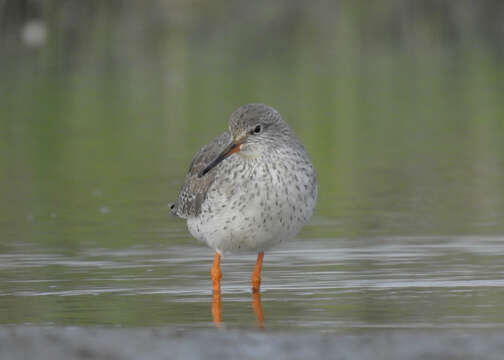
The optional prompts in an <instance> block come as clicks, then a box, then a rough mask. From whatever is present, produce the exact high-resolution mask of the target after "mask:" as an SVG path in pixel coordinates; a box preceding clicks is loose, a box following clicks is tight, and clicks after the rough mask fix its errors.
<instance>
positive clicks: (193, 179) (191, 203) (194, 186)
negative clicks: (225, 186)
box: [171, 131, 231, 219]
mask: <svg viewBox="0 0 504 360" xmlns="http://www.w3.org/2000/svg"><path fill="white" fill-rule="evenodd" d="M230 142H231V135H230V134H229V132H228V131H226V132H224V133H222V134H221V135H219V136H217V137H216V138H214V139H213V140H212V141H211V142H209V143H208V144H207V145H205V146H203V147H202V148H201V149H200V150H199V151H198V152H197V153H196V154H195V155H194V157H193V159H192V161H191V164H190V165H189V171H188V172H187V175H186V177H185V180H184V184H183V185H182V187H181V189H180V191H179V194H178V196H177V200H176V201H175V203H174V204H173V205H172V208H171V213H172V214H173V215H176V216H178V217H181V218H184V219H187V218H189V217H194V216H198V215H199V214H200V212H201V204H202V203H203V201H204V200H205V197H206V194H207V191H208V188H209V187H210V186H211V185H212V183H213V181H214V180H215V172H209V173H208V174H206V175H205V176H203V177H199V176H198V174H199V173H200V172H201V171H202V170H203V169H205V168H206V167H207V166H208V164H210V163H211V162H212V161H213V160H214V159H215V158H216V157H217V155H219V153H220V152H221V151H222V150H223V149H224V148H225V147H226V145H228V144H229V143H230Z"/></svg>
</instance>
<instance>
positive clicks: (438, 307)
mask: <svg viewBox="0 0 504 360" xmlns="http://www.w3.org/2000/svg"><path fill="white" fill-rule="evenodd" d="M503 255H504V241H503V239H502V238H499V237H470V236H466V237H449V236H444V237H388V238H385V237H384V238H379V237H376V238H359V239H344V238H339V239H338V238H334V239H324V238H304V237H302V238H299V239H297V240H295V241H293V242H291V243H289V244H288V245H286V246H283V247H281V248H278V249H276V250H273V251H271V252H269V253H267V254H266V257H265V263H264V271H263V283H262V292H261V302H262V309H263V313H264V317H265V320H264V327H265V328H266V329H278V330H301V329H313V330H319V331H326V332H337V331H347V330H361V329H376V328H386V329H404V328H410V329H418V328H428V329H430V328H434V329H445V328H449V329H488V328H491V329H494V328H499V329H501V328H504V308H503V305H502V299H503V298H504V280H503V277H502V275H503V274H504V261H503V260H502V259H503ZM254 261H255V257H254V256H227V257H225V258H224V260H223V264H222V271H223V274H224V277H223V280H222V304H221V305H222V321H223V324H222V325H223V326H225V327H231V328H236V327H237V328H255V327H256V326H257V319H256V317H255V314H254V311H253V309H252V306H251V299H252V295H251V290H250V282H249V278H250V274H251V271H252V268H253V265H254ZM211 262H212V253H211V251H210V250H209V249H207V248H206V247H204V246H201V245H199V244H196V243H195V241H194V240H190V239H188V240H187V244H185V245H177V246H163V245H155V246H133V247H129V248H124V249H118V250H110V249H102V248H96V247H89V248H84V249H81V250H79V251H77V252H76V253H75V254H72V255H68V254H65V253H62V252H59V253H58V252H49V251H47V250H42V249H37V248H34V247H32V246H30V245H28V244H24V245H23V244H19V245H18V246H16V247H13V248H12V249H11V251H9V252H8V253H3V254H1V255H0V264H1V265H0V266H1V275H0V280H1V284H2V285H1V287H0V320H1V323H2V324H31V323H35V324H51V325H52V324H57V325H61V324H72V325H107V326H176V327H181V328H207V327H213V326H214V325H213V323H212V316H211V303H212V296H211V282H210V276H209V270H210V266H211Z"/></svg>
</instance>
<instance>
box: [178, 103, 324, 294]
mask: <svg viewBox="0 0 504 360" xmlns="http://www.w3.org/2000/svg"><path fill="white" fill-rule="evenodd" d="M317 194H318V183H317V177H316V174H315V170H314V167H313V164H312V161H311V159H310V157H309V155H308V153H307V151H306V149H305V147H304V146H303V144H302V143H301V141H300V140H299V138H298V137H297V136H296V135H295V133H294V131H293V130H292V129H291V128H290V127H289V125H288V124H287V123H286V122H285V121H284V119H283V118H282V116H281V115H280V113H279V112H278V111H277V110H275V109H274V108H272V107H270V106H268V105H265V104H246V105H243V106H241V107H239V108H238V109H237V110H235V111H234V112H233V113H231V115H230V117H229V123H228V129H227V130H226V131H225V132H223V133H222V134H220V135H219V136H217V137H215V138H214V139H213V140H212V141H210V142H209V143H208V144H207V145H205V146H203V147H202V148H201V149H200V150H199V151H198V152H197V153H196V154H195V155H194V157H193V159H192V161H191V163H190V165H189V171H188V172H187V174H186V176H185V180H184V182H183V184H182V186H181V188H180V191H179V193H178V196H177V198H176V201H175V202H174V203H172V204H171V206H170V212H171V214H172V215H175V216H178V217H180V218H182V219H185V220H186V221H187V227H188V229H189V232H190V233H191V235H192V236H193V237H195V238H196V239H197V240H200V241H202V242H205V243H206V244H207V245H208V246H209V247H210V248H212V249H214V250H215V257H214V262H213V266H212V270H211V276H212V285H213V290H214V293H215V292H218V293H219V294H220V281H221V278H222V272H221V270H220V262H221V256H223V255H224V254H228V253H231V254H232V253H250V252H253V253H257V261H256V265H255V268H254V271H253V273H252V277H251V283H252V291H253V293H258V292H259V291H260V285H261V271H262V264H263V258H264V252H265V251H266V250H269V249H270V248H271V247H273V246H274V245H277V244H279V243H281V242H284V241H287V240H289V239H292V238H294V237H295V236H296V235H297V234H298V233H299V231H300V230H301V228H302V227H303V226H304V225H305V224H306V222H307V221H308V220H309V219H310V217H311V216H312V214H313V211H314V209H315V205H316V202H317Z"/></svg>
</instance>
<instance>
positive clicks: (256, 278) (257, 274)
mask: <svg viewBox="0 0 504 360" xmlns="http://www.w3.org/2000/svg"><path fill="white" fill-rule="evenodd" d="M263 258H264V253H263V252H260V253H259V254H257V262H256V265H255V268H254V272H253V273H252V292H254V293H258V292H259V287H260V286H261V269H262V263H263Z"/></svg>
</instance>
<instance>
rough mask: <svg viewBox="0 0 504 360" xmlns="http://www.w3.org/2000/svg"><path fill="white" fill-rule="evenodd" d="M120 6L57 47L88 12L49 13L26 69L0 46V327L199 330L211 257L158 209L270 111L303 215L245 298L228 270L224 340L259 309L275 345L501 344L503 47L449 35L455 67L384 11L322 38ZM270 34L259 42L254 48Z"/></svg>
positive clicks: (321, 30) (253, 22) (208, 320)
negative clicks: (324, 338) (368, 339)
mask: <svg viewBox="0 0 504 360" xmlns="http://www.w3.org/2000/svg"><path fill="white" fill-rule="evenodd" d="M75 3H76V4H77V3H78V2H75ZM130 3H131V4H130V5H127V4H122V5H121V11H113V10H112V9H113V7H111V8H109V7H103V8H102V7H100V9H101V10H98V9H96V11H97V17H96V19H95V20H96V21H89V22H88V21H82V22H80V21H78V22H75V23H72V26H75V33H74V32H73V31H70V32H69V34H68V36H66V35H65V31H62V30H61V29H67V25H65V24H66V22H67V19H72V16H70V15H69V14H71V13H72V11H75V12H74V14H75V16H76V19H77V18H79V19H80V18H81V16H82V15H83V14H85V13H89V14H92V13H93V11H91V10H90V9H87V8H86V9H87V10H82V9H81V8H80V7H78V6H75V7H73V6H70V7H67V6H65V7H54V6H49V5H48V10H47V14H48V15H47V21H49V22H50V23H48V31H49V32H50V34H48V39H50V41H49V42H48V43H47V46H45V47H42V48H40V49H31V48H27V47H26V46H24V45H23V44H21V43H19V41H18V40H16V39H18V37H19V36H17V35H8V38H9V41H8V42H6V43H5V44H6V45H9V44H10V47H9V48H8V52H7V53H6V56H0V65H2V66H0V75H1V76H0V78H2V81H0V95H1V96H0V325H5V324H11V325H12V324H13V325H20V324H35V325H37V326H39V325H70V326H74V325H75V326H84V325H98V326H124V327H129V326H133V327H139V326H147V327H149V326H162V327H164V326H166V327H170V328H171V327H176V328H189V329H191V330H192V329H195V328H213V327H214V323H213V319H214V317H213V315H215V314H212V305H215V304H214V303H213V301H214V299H213V297H212V294H211V283H210V267H211V264H212V260H213V254H212V251H211V250H210V249H208V248H206V247H205V246H204V245H202V244H199V243H197V242H196V241H195V240H194V239H192V238H191V237H190V236H189V233H188V232H187V230H186V228H185V224H184V222H183V221H181V220H179V219H175V218H172V217H170V216H169V215H168V212H169V207H168V204H169V202H170V201H172V200H173V199H174V198H175V197H176V194H177V191H178V189H179V187H180V185H181V184H182V183H183V180H184V176H185V173H186V171H187V168H188V165H189V163H190V161H191V157H192V155H193V154H194V153H195V152H196V151H197V150H198V149H199V148H200V147H201V146H202V145H204V144H206V143H208V142H209V141H210V140H211V139H212V138H213V137H215V136H217V135H218V134H220V133H221V132H223V131H224V130H225V129H226V126H227V120H228V116H229V114H230V113H231V112H232V111H233V110H235V109H236V108H237V107H238V106H239V105H243V104H245V103H250V102H264V103H267V104H269V105H271V106H273V107H275V108H277V109H278V110H279V111H280V113H281V114H282V115H283V117H284V118H285V120H286V121H287V122H288V124H289V125H290V126H291V127H292V128H293V129H294V130H295V132H296V134H297V135H298V137H299V138H300V139H301V140H302V142H303V144H304V145H305V147H306V149H307V150H308V152H309V154H310V156H311V158H312V160H313V163H314V167H315V169H316V171H317V176H318V180H319V199H318V203H317V207H316V211H315V215H314V217H313V219H312V220H311V222H310V223H309V225H308V226H306V227H305V228H304V229H303V231H302V232H301V234H300V235H299V237H298V238H297V240H294V241H292V242H290V243H288V244H285V245H283V246H282V247H278V248H275V249H273V250H272V251H271V252H269V253H267V254H266V256H265V261H264V271H263V283H262V293H261V298H260V299H257V298H254V297H253V296H252V293H251V291H250V275H251V272H252V269H253V266H254V262H255V256H254V255H250V256H238V255H237V256H227V257H225V258H224V260H223V264H222V270H223V274H224V277H223V279H222V291H223V293H222V298H221V307H222V322H223V323H222V325H221V326H222V327H229V328H240V329H255V328H256V327H257V326H258V325H260V324H258V319H257V318H256V314H258V309H259V307H258V304H259V300H260V304H261V308H262V312H263V314H264V323H263V326H264V328H265V329H273V330H275V329H277V330H294V331H296V330H313V331H314V332H339V331H342V332H345V331H364V330H366V329H368V330H369V329H371V331H374V329H390V330H395V329H399V330H401V331H402V330H403V329H405V328H408V329H410V328H411V329H418V328H422V329H427V331H430V329H443V330H444V329H471V330H472V329H476V331H481V329H492V330H491V331H493V329H501V328H502V327H504V306H503V305H502V303H503V299H504V280H503V279H504V260H503V259H504V257H503V255H504V140H503V139H504V138H503V134H504V121H502V119H504V102H503V101H502V94H503V93H504V87H503V84H504V62H502V54H501V52H500V51H498V50H497V48H493V47H492V46H490V44H493V43H494V42H493V41H495V43H498V44H501V43H503V42H502V41H497V40H498V39H500V38H499V37H498V36H500V35H498V36H497V37H495V39H494V40H493V41H492V42H488V43H487V42H485V41H479V40H478V39H480V36H477V35H483V34H488V31H489V30H490V28H489V27H487V26H485V27H484V28H481V29H479V31H480V32H481V34H479V33H478V32H476V33H473V32H474V31H476V30H478V29H475V28H474V26H476V27H477V26H478V25H477V24H476V23H474V24H473V25H471V26H473V27H471V26H465V25H464V26H463V24H465V21H466V20H467V19H466V17H465V16H463V18H464V19H465V20H464V22H460V23H459V24H462V25H460V27H461V29H463V31H462V33H461V35H459V37H460V40H461V41H462V40H464V39H465V40H464V41H463V42H462V43H460V44H459V46H457V44H458V43H459V42H458V41H454V40H453V39H454V38H456V36H454V35H453V34H452V33H451V32H450V31H448V30H442V29H444V28H445V25H446V24H450V23H452V24H456V23H458V22H457V21H448V22H447V21H444V19H445V18H444V17H439V16H437V15H436V16H434V17H431V16H414V17H411V18H410V16H408V17H404V16H403V15H390V16H389V15H387V14H396V13H397V12H396V10H397V9H395V8H396V7H395V6H394V4H392V3H391V5H389V7H390V9H389V10H387V9H386V7H385V8H384V7H383V4H378V5H376V6H377V7H376V9H374V8H372V7H369V6H367V5H366V6H364V7H363V6H362V5H360V4H359V3H358V2H334V5H333V6H334V8H332V11H333V12H334V13H335V14H338V15H337V17H336V18H335V17H334V16H333V15H332V14H333V13H332V12H328V11H326V10H325V6H322V7H317V6H315V7H314V6H312V4H311V3H310V4H308V2H305V3H303V2H285V4H284V5H285V6H279V7H277V6H275V7H274V9H272V10H271V11H272V12H271V14H270V15H268V16H266V13H263V8H262V7H260V6H259V7H255V6H252V7H240V6H238V7H234V6H232V7H228V6H224V5H223V6H222V7H219V6H212V7H211V9H210V8H208V7H206V6H203V5H201V4H200V5H197V6H196V5H194V4H192V3H191V4H189V3H187V4H189V5H182V3H184V4H185V2H180V4H178V5H176V6H175V8H176V10H175V11H171V5H167V4H168V2H159V1H158V3H160V4H161V3H162V4H163V7H162V8H163V9H165V5H166V6H168V7H167V8H166V9H165V10H160V8H159V7H156V6H145V8H144V7H143V6H137V3H136V2H130ZM291 4H292V5H291ZM302 4H305V5H302ZM158 5H159V4H158ZM179 5H180V9H179ZM83 6H84V5H83ZM290 6H293V8H292V9H290ZM440 6H441V5H440ZM0 7H1V6H0ZM123 7H124V8H123ZM441 7H442V8H443V10H439V11H437V10H435V9H437V8H436V7H434V8H432V9H434V10H431V11H432V13H433V14H434V13H435V14H438V13H440V14H442V13H444V12H445V11H447V10H446V9H445V6H444V5H443V6H441ZM43 8H44V9H45V8H46V6H43ZM49 8H50V9H49ZM242 8H243V9H245V10H244V11H243V14H242V15H243V16H242V17H241V16H238V17H237V16H236V15H237V13H238V12H240V11H241V10H243V9H242ZM305 8H306V9H305ZM392 8H394V11H392V10H391V9H392ZM408 8H409V7H406V8H404V9H402V8H401V9H402V10H401V11H399V13H402V12H404V13H409V12H408V11H407V10H406V9H408ZM429 8H430V6H429ZM448 8H451V7H447V9H448ZM72 9H74V10H72ZM128 9H129V10H128ZM140 9H143V11H140ZM168 9H170V10H168ZM288 9H290V11H288ZM373 9H374V10H376V11H374V10H373ZM453 9H455V7H453ZM460 9H461V11H456V13H457V14H459V15H458V16H461V15H460V14H462V15H463V14H466V13H468V12H467V11H466V10H467V9H465V7H461V8H460ZM39 10H40V9H38V8H37V10H36V11H34V13H33V14H38V13H39V12H40V11H39ZM88 10H89V11H88ZM179 10H180V11H182V12H181V13H179V12H178V11H179ZM238 10H240V11H238ZM304 10H306V11H304ZM364 10H365V11H364ZM413 10H414V11H413ZM413 10H412V11H413V12H411V13H412V14H413V13H415V14H420V13H418V9H417V8H416V7H415V6H414V9H413ZM128 11H129V12H128ZM485 11H487V12H491V11H489V10H488V9H487V10H485ZM53 12H54V14H53ZM67 12H69V13H67ZM102 12H103V13H102ZM43 13H44V14H46V11H45V10H44V11H43ZM98 13H99V14H101V15H99V16H98ZM128 13H129V14H130V15H129V16H127V15H126V14H128ZM428 13H430V12H428ZM474 13H477V12H474ZM491 13H495V14H498V13H499V11H493V12H491ZM26 14H28V15H29V16H30V17H31V16H32V15H31V14H32V13H31V12H30V11H27V12H26ZM163 14H164V15H163ZM174 14H175V15H174ZM184 14H185V15H184ZM217 14H219V15H218V16H216V15H217ZM316 14H318V15H316ZM28 15H27V16H28ZM89 16H91V15H89ZM158 16H159V17H158ZM173 16H175V18H177V19H180V20H174V21H172V20H173V19H172V17H173ZM264 16H266V17H267V18H268V19H269V20H264V22H265V23H270V24H271V26H273V27H268V26H264V27H263V26H262V25H259V27H260V28H261V29H263V28H264V31H265V32H264V33H261V34H260V35H257V34H256V35H252V34H253V33H254V34H255V29H256V28H257V24H258V23H257V20H258V19H263V18H264ZM269 16H272V17H271V18H270V17H269ZM397 16H399V18H400V19H406V21H402V20H401V21H397V19H396V17H397ZM5 18H6V19H7V18H9V17H7V16H6V17H5ZM275 18H278V19H283V21H278V22H277V21H273V20H272V19H275ZM454 18H456V17H454ZM51 19H53V20H51ZM155 19H158V20H155ZM184 19H185V20H184ZM435 19H437V20H436V21H437V22H439V24H438V25H434V23H433V21H434V20H435ZM133 20H134V22H132V21H133ZM242 20H245V21H243V22H242ZM52 21H55V22H56V23H54V24H53V23H52ZM60 21H62V22H63V23H61V24H60V23H59V22H60ZM137 21H138V23H137ZM180 21H182V22H180ZM185 21H187V22H188V23H187V24H186V25H187V26H183V23H184V22H185ZM226 21H233V22H237V24H238V25H239V26H236V27H234V26H232V27H230V25H229V24H228V25H227V26H226ZM412 21H415V22H420V24H418V23H417V25H414V24H415V22H412ZM469 22H470V23H472V21H469ZM12 23H13V24H14V23H16V22H15V21H13V22H12ZM484 23H485V24H487V23H490V22H484ZM242 24H245V25H246V26H242ZM363 24H366V26H364V27H363ZM373 24H374V25H373ZM388 24H396V25H398V26H399V27H400V28H401V29H402V30H399V29H398V30H397V31H398V33H397V34H396V35H397V36H396V35H394V36H390V34H392V32H391V28H390V27H389V25H388ZM404 24H409V25H408V26H403V25H404ZM466 25H470V24H466ZM13 26H14V25H13ZM368 26H369V28H368ZM375 27H376V29H378V31H374V30H375ZM126 29H127V31H125V30H126ZM230 29H236V31H230ZM366 29H367V30H366ZM371 29H372V30H371ZM422 29H434V31H431V30H429V31H423V30H422ZM436 29H437V30H436ZM446 29H449V27H447V28H446ZM471 29H472V30H471ZM18 30H20V29H17V30H16V32H13V33H9V32H5V33H6V34H18V33H19V32H17V31H18ZM438 30H439V31H447V32H448V34H447V37H446V40H444V41H443V40H442V39H443V37H442V36H440V34H439V33H438ZM495 31H496V35H497V33H498V31H497V30H495ZM70 34H73V35H70ZM78 34H81V35H80V36H79V35H78ZM127 34H130V35H127ZM372 34H375V35H376V38H375V37H374V36H370V35H372ZM401 34H403V35H407V36H405V37H404V36H402V35H401ZM408 34H409V35H408ZM499 34H500V33H499ZM128 36H133V37H132V38H128ZM424 36H425V38H424ZM0 37H1V34H0ZM482 37H483V38H484V37H485V36H482ZM396 38H397V39H396ZM78 39H81V40H79V41H77V40H78ZM387 39H388V40H387ZM394 39H395V40H394ZM448 39H449V40H448ZM485 44H486V45H485ZM4 48H6V47H5V46H4ZM2 55H3V54H2ZM214 309H215V307H214ZM212 330H213V329H212ZM203 331H205V330H203Z"/></svg>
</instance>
